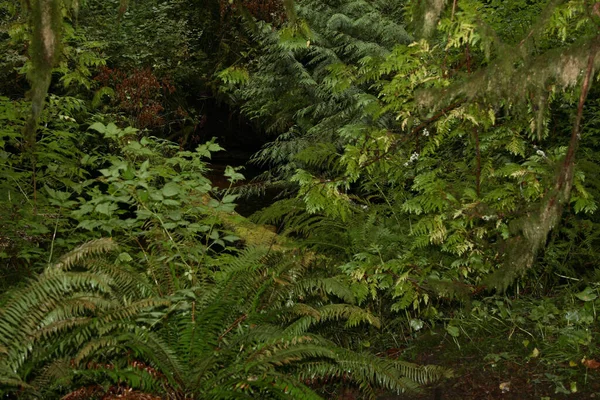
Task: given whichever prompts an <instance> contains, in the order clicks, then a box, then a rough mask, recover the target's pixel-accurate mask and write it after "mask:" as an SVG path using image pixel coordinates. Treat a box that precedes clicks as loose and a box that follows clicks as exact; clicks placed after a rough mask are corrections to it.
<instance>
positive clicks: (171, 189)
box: [162, 182, 179, 197]
mask: <svg viewBox="0 0 600 400" xmlns="http://www.w3.org/2000/svg"><path fill="white" fill-rule="evenodd" d="M162 194H163V195H164V196H165V197H173V196H175V195H178V194H179V185H178V184H176V183H174V182H169V183H167V184H166V185H165V186H164V187H163V189H162Z"/></svg>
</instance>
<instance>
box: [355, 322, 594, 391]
mask: <svg viewBox="0 0 600 400" xmlns="http://www.w3.org/2000/svg"><path fill="white" fill-rule="evenodd" d="M436 336H437V337H438V338H437V340H436V339H435V337H436ZM440 337H443V335H441V334H438V335H430V336H429V337H425V338H423V339H422V340H420V341H419V342H418V343H416V344H415V346H414V348H412V349H411V350H410V353H412V354H415V353H416V359H414V361H415V362H417V363H419V364H421V365H425V364H435V365H442V366H445V367H447V368H450V369H452V370H453V372H454V376H455V378H451V379H449V380H447V381H446V382H444V383H442V384H441V385H439V386H437V387H435V388H426V389H425V390H424V392H423V393H421V394H414V393H410V394H409V393H405V394H400V395H398V394H392V395H382V396H380V397H379V398H378V400H409V399H410V400H496V399H500V400H530V399H531V400H533V399H535V400H556V399H572V400H579V399H598V400H600V369H592V368H585V367H584V366H582V365H581V364H580V363H578V364H577V365H573V364H566V365H565V364H561V365H553V364H549V363H547V362H544V361H543V359H541V358H531V357H529V358H528V357H523V356H522V355H518V354H517V353H518V352H519V351H521V349H520V348H519V346H515V344H516V343H517V342H516V341H515V340H514V339H513V340H512V341H510V340H505V343H503V344H501V345H500V346H498V343H497V338H490V337H483V336H479V337H472V338H471V340H470V341H469V342H468V343H464V344H462V343H461V347H460V348H459V347H458V346H457V344H456V343H455V342H454V341H453V340H452V339H450V338H448V336H446V337H445V338H443V339H442V340H440ZM511 346H513V347H516V348H517V351H515V352H514V353H511V352H508V351H506V350H507V349H510V347H511ZM400 358H404V359H408V357H406V358H405V357H403V356H402V355H401V356H400ZM572 385H573V386H572ZM358 398H359V397H357V399H358ZM350 399H351V397H347V398H346V399H344V400H350Z"/></svg>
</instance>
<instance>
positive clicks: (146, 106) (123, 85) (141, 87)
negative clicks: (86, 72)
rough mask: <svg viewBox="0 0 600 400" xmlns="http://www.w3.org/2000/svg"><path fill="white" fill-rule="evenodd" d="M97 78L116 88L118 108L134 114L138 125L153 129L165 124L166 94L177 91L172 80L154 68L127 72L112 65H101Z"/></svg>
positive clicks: (134, 120) (105, 84)
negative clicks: (159, 73) (163, 112)
mask: <svg viewBox="0 0 600 400" xmlns="http://www.w3.org/2000/svg"><path fill="white" fill-rule="evenodd" d="M94 79H95V80H96V81H98V82H100V83H101V84H102V85H103V86H108V87H111V88H113V89H114V90H115V103H116V106H117V108H119V110H121V111H123V112H125V113H127V114H128V115H129V116H131V117H132V119H133V124H134V125H135V126H136V127H137V128H140V129H144V128H149V129H152V128H157V127H160V126H162V125H164V123H165V120H164V118H163V116H162V115H161V113H162V111H163V110H164V107H163V105H162V100H163V98H164V95H165V94H172V93H173V92H174V91H175V87H174V86H173V84H172V83H171V82H170V81H169V80H168V79H159V78H157V76H156V75H154V73H153V72H152V70H151V69H150V68H144V69H134V70H132V71H131V72H129V73H126V72H125V71H123V70H120V69H111V68H108V67H103V68H101V70H100V73H99V74H98V75H97V76H96V78H94Z"/></svg>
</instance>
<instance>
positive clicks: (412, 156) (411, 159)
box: [409, 152, 419, 162]
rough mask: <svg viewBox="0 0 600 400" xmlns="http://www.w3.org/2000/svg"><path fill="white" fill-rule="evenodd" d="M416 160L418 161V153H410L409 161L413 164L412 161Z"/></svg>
mask: <svg viewBox="0 0 600 400" xmlns="http://www.w3.org/2000/svg"><path fill="white" fill-rule="evenodd" d="M418 159H419V153H416V152H415V153H412V155H411V156H410V160H409V161H410V162H413V161H417V160H418Z"/></svg>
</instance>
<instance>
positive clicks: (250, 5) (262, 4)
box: [219, 0, 285, 24]
mask: <svg viewBox="0 0 600 400" xmlns="http://www.w3.org/2000/svg"><path fill="white" fill-rule="evenodd" d="M239 2H240V3H241V4H242V6H243V7H244V8H245V9H246V10H248V12H249V13H250V14H251V15H252V16H253V17H254V18H256V19H258V20H261V21H266V22H272V23H276V24H281V23H282V22H283V21H284V20H285V11H284V8H283V2H282V1H281V0H240V1H239ZM219 6H220V9H221V18H224V17H225V16H227V15H230V14H231V13H233V12H234V11H235V9H236V5H235V3H234V4H231V3H230V2H229V0H220V1H219Z"/></svg>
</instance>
